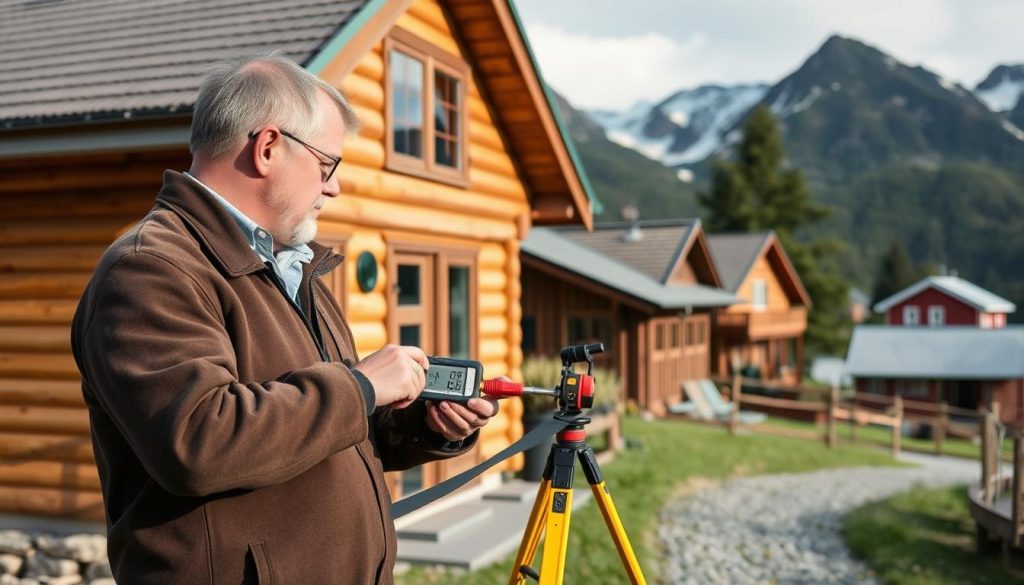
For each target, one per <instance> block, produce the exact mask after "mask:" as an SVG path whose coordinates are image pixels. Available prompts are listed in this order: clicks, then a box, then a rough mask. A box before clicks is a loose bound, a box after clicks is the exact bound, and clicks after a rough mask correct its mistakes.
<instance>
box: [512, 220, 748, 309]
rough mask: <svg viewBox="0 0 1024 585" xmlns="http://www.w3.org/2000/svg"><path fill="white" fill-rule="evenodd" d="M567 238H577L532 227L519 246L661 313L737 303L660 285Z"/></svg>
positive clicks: (700, 288) (698, 288)
mask: <svg viewBox="0 0 1024 585" xmlns="http://www.w3.org/2000/svg"><path fill="white" fill-rule="evenodd" d="M595 231H596V229H595ZM584 233H585V232H584ZM567 234H574V235H578V234H577V232H576V231H575V230H565V229H559V228H541V227H534V228H533V229H531V230H530V233H529V235H528V236H527V238H526V239H525V240H523V242H522V248H521V249H522V252H523V253H524V254H528V255H530V256H533V257H534V258H537V259H540V260H543V261H545V262H547V263H549V264H552V265H554V266H558V267H559V268H561V269H563V270H566V271H568V272H571V273H573V274H578V275H580V276H582V277H584V278H588V279H590V280H592V281H594V282H597V283H600V284H602V285H604V286H607V287H609V288H611V289H614V290H617V291H620V292H622V293H625V294H627V295H629V296H631V297H634V298H637V299H640V300H642V301H645V302H647V303H650V304H653V305H655V306H657V307H660V308H662V309H685V308H686V307H694V308H707V307H725V306H728V305H732V304H734V303H737V302H739V299H737V298H736V297H735V296H734V295H732V294H730V293H727V292H725V291H723V290H721V289H717V288H714V287H710V286H704V285H689V286H675V285H666V284H663V283H662V282H660V281H659V280H656V279H654V278H653V277H651V276H650V275H649V274H646V273H644V272H641V271H640V270H638V269H636V268H634V267H632V266H629V265H628V264H626V263H624V262H621V261H620V260H618V259H615V258H610V257H609V256H607V255H605V254H604V253H602V252H601V251H599V250H597V249H595V248H591V247H589V246H587V245H585V244H583V243H580V242H579V241H577V240H576V239H573V238H570V237H566V235H567ZM580 239H581V238H580ZM601 241H604V240H601Z"/></svg>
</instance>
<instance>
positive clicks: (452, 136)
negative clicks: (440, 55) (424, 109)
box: [434, 71, 462, 168]
mask: <svg viewBox="0 0 1024 585" xmlns="http://www.w3.org/2000/svg"><path fill="white" fill-rule="evenodd" d="M459 100H460V92H459V80H458V79H456V78H454V77H452V76H450V75H446V74H444V73H442V72H441V71H435V72H434V162H436V163H437V164H439V165H444V166H447V167H452V168H459V167H460V165H461V162H462V161H461V158H462V156H461V155H462V152H461V150H460V142H461V141H460V138H459V137H460V134H461V132H462V128H461V127H460V125H459V114H460V111H461V109H462V104H461V103H460V101H459Z"/></svg>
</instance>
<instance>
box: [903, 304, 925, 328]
mask: <svg viewBox="0 0 1024 585" xmlns="http://www.w3.org/2000/svg"><path fill="white" fill-rule="evenodd" d="M903 324H904V325H911V326H913V325H920V324H921V308H920V307H918V306H917V305H907V306H905V307H903Z"/></svg>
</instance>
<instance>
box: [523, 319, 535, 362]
mask: <svg viewBox="0 0 1024 585" xmlns="http://www.w3.org/2000/svg"><path fill="white" fill-rule="evenodd" d="M522 327H523V353H530V352H534V351H537V319H536V318H534V317H532V316H529V315H523V321H522Z"/></svg>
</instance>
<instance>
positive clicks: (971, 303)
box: [875, 276, 1017, 329]
mask: <svg viewBox="0 0 1024 585" xmlns="http://www.w3.org/2000/svg"><path fill="white" fill-rule="evenodd" d="M1016 310H1017V307H1016V305H1014V304H1013V303H1011V302H1010V301H1008V300H1006V299H1004V298H1002V297H999V296H997V295H995V294H993V293H991V292H989V291H987V290H985V289H983V288H981V287H980V286H978V285H976V284H974V283H972V282H970V281H967V280H964V279H962V278H959V277H957V276H929V277H927V278H924V279H922V280H921V281H920V282H918V283H916V284H914V285H912V286H909V287H907V288H905V289H903V290H901V291H900V292H898V293H896V294H894V295H892V296H891V297H889V298H887V299H883V300H881V301H879V302H878V303H877V304H875V312H876V313H885V322H886V324H887V325H904V326H918V325H926V326H929V327H942V326H945V325H973V326H975V327H982V328H985V329H988V328H999V327H1005V326H1006V316H1007V315H1009V314H1010V313H1013V312H1014V311H1016Z"/></svg>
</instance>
